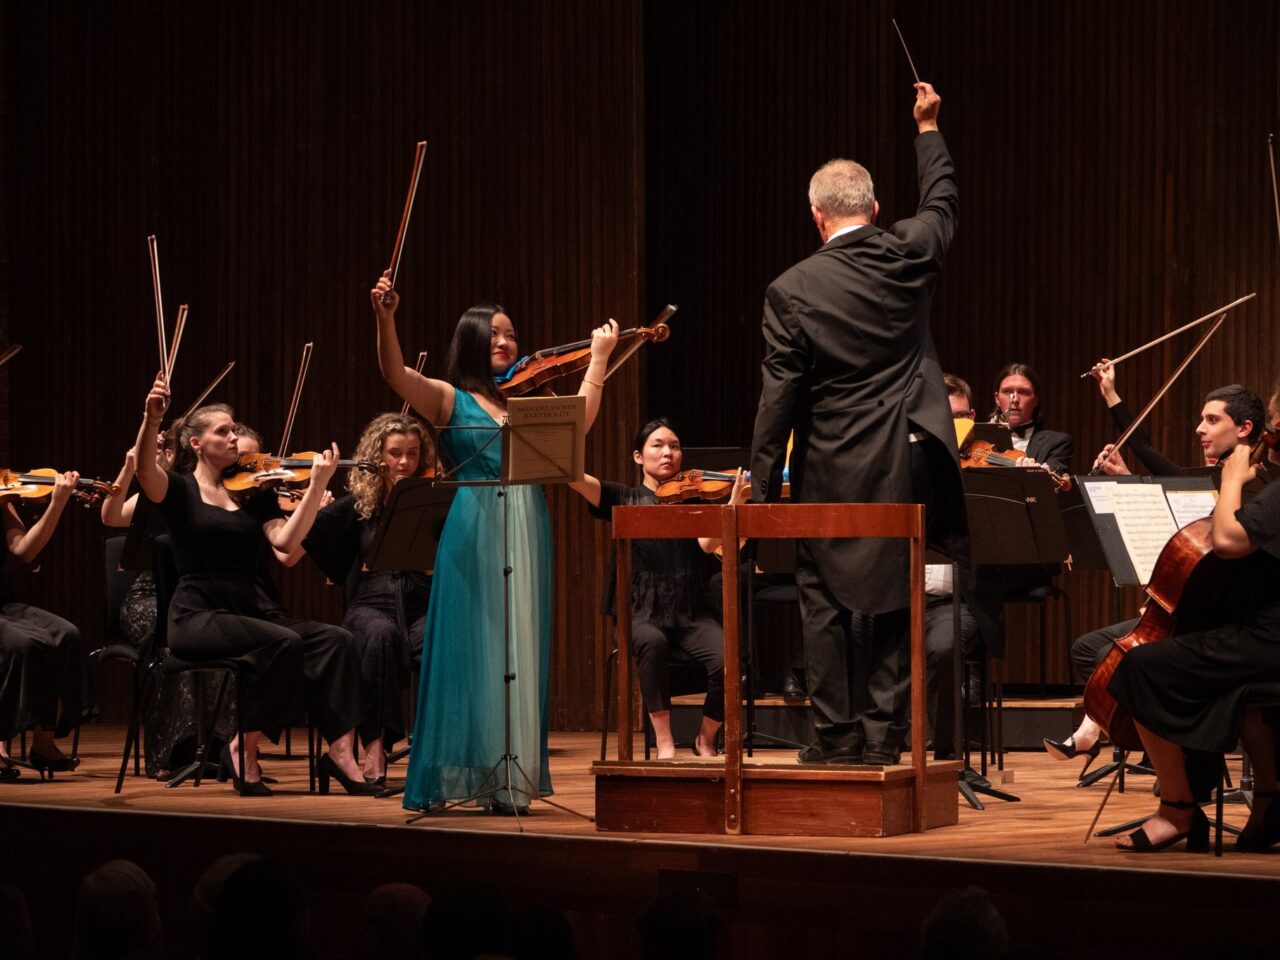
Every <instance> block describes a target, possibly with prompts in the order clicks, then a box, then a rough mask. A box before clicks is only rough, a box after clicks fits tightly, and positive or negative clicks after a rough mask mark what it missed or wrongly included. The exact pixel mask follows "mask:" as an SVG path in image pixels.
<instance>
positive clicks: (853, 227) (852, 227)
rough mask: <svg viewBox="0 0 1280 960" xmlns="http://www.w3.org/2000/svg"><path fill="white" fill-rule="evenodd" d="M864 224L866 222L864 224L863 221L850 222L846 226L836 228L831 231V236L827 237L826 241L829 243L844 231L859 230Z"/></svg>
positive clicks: (841, 235) (842, 234) (844, 232)
mask: <svg viewBox="0 0 1280 960" xmlns="http://www.w3.org/2000/svg"><path fill="white" fill-rule="evenodd" d="M865 226H866V224H865V223H852V224H850V225H849V226H847V227H841V228H840V229H839V230H837V231H836V232H835V233H833V234H832V235H831V236H829V237H827V243H830V242H831V241H832V240H834V239H835V238H836V237H843V236H844V235H845V234H846V233H853V231H855V230H861V229H862V228H863V227H865Z"/></svg>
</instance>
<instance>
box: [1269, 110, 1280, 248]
mask: <svg viewBox="0 0 1280 960" xmlns="http://www.w3.org/2000/svg"><path fill="white" fill-rule="evenodd" d="M1267 159H1268V160H1270V161H1271V199H1272V201H1273V202H1274V203H1275V207H1276V235H1277V236H1280V190H1277V189H1276V135H1275V134H1274V133H1268V134H1267Z"/></svg>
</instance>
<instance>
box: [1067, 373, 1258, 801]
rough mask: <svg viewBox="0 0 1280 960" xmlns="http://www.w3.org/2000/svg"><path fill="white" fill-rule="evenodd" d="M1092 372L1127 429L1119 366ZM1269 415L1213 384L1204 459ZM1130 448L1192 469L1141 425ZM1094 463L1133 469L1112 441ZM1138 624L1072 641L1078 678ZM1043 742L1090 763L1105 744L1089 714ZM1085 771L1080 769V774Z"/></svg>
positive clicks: (1250, 398) (1170, 467)
mask: <svg viewBox="0 0 1280 960" xmlns="http://www.w3.org/2000/svg"><path fill="white" fill-rule="evenodd" d="M1094 378H1095V379H1096V380H1097V381H1098V390H1099V392H1100V393H1101V394H1102V398H1103V400H1104V401H1106V404H1107V407H1108V409H1110V410H1111V414H1112V416H1113V417H1114V418H1115V421H1116V426H1117V427H1119V428H1120V429H1121V430H1124V429H1126V428H1127V427H1128V426H1129V424H1130V423H1132V422H1133V418H1132V416H1130V414H1129V412H1128V410H1127V409H1125V406H1124V401H1122V400H1121V399H1120V394H1119V393H1118V392H1117V391H1116V374H1115V367H1114V366H1113V365H1112V364H1111V363H1110V362H1108V361H1107V360H1102V361H1100V362H1099V364H1098V367H1097V369H1096V371H1095V373H1094ZM1265 416H1266V414H1265V412H1264V410H1263V406H1262V401H1261V400H1260V399H1259V398H1258V395H1257V394H1255V393H1254V392H1253V391H1252V390H1247V389H1246V388H1244V387H1242V386H1240V385H1239V384H1235V383H1233V384H1230V385H1228V386H1225V387H1218V388H1217V389H1215V390H1210V391H1209V393H1208V394H1206V395H1205V398H1204V406H1203V407H1202V408H1201V410H1200V422H1199V423H1198V424H1197V425H1196V429H1195V434H1196V441H1197V442H1198V443H1199V444H1200V449H1201V451H1202V452H1203V457H1204V465H1206V466H1211V465H1213V464H1215V463H1217V462H1218V460H1219V459H1220V458H1222V457H1224V456H1227V455H1229V454H1230V452H1231V451H1232V450H1233V449H1234V448H1235V446H1236V445H1237V444H1246V445H1252V444H1254V443H1256V442H1257V440H1258V437H1259V436H1260V435H1261V433H1262V429H1263V426H1264V417H1265ZM1129 449H1130V450H1132V451H1133V453H1134V455H1135V456H1137V457H1138V459H1139V460H1141V461H1142V463H1143V464H1144V465H1145V466H1146V467H1147V469H1149V470H1150V471H1151V473H1152V474H1153V475H1155V476H1178V475H1180V474H1184V473H1187V472H1188V468H1186V467H1183V466H1180V465H1179V464H1177V463H1175V462H1174V461H1172V460H1170V459H1169V458H1168V457H1166V456H1164V455H1163V454H1161V453H1160V452H1158V451H1157V450H1155V449H1154V448H1153V447H1152V446H1151V443H1150V441H1149V439H1148V438H1147V436H1146V434H1145V432H1144V431H1142V430H1137V431H1135V432H1134V434H1133V436H1131V437H1130V438H1129ZM1094 468H1095V469H1098V470H1101V471H1102V472H1103V473H1104V474H1106V475H1107V476H1127V475H1128V474H1129V468H1128V467H1127V466H1126V465H1125V462H1124V460H1123V459H1122V458H1121V457H1120V453H1119V451H1117V450H1116V449H1115V448H1114V445H1112V444H1107V445H1106V446H1105V447H1103V448H1102V451H1101V452H1100V453H1099V454H1098V456H1097V458H1096V459H1095V460H1094ZM1137 624H1138V620H1137V618H1134V619H1132V620H1125V621H1122V622H1120V623H1115V624H1112V625H1111V626H1107V627H1102V628H1101V629H1099V630H1094V631H1093V632H1091V633H1086V634H1084V635H1082V636H1079V637H1077V638H1076V639H1075V640H1074V641H1073V642H1072V644H1071V663H1072V665H1073V667H1074V669H1075V672H1076V676H1077V678H1078V679H1079V680H1080V681H1081V682H1087V681H1088V679H1089V675H1090V674H1091V673H1092V672H1093V668H1094V666H1095V665H1096V664H1097V663H1100V662H1101V661H1102V659H1103V658H1104V657H1105V656H1106V655H1107V654H1108V653H1109V652H1110V650H1111V644H1112V643H1113V642H1114V641H1116V640H1118V639H1119V638H1120V637H1123V636H1125V635H1126V634H1128V633H1129V632H1130V631H1132V630H1133V628H1134V627H1135V626H1137ZM1043 742H1044V748H1045V750H1047V751H1048V752H1049V754H1050V755H1051V756H1053V757H1054V758H1055V759H1058V760H1070V759H1072V758H1073V757H1077V756H1086V757H1088V758H1089V763H1092V761H1093V760H1094V759H1096V758H1097V756H1098V752H1099V750H1100V749H1101V746H1102V729H1101V728H1100V727H1099V726H1098V724H1097V722H1096V721H1095V720H1094V719H1093V718H1092V717H1090V716H1088V715H1087V714H1086V715H1085V716H1084V718H1083V719H1082V720H1081V721H1080V726H1078V727H1077V728H1076V729H1075V732H1074V733H1072V734H1071V736H1070V737H1068V738H1066V739H1065V740H1061V741H1059V740H1053V739H1051V738H1048V737H1046V738H1045V739H1044V741H1043ZM1089 763H1086V764H1085V769H1088V766H1089ZM1083 775H1084V771H1083V770H1082V771H1081V776H1083Z"/></svg>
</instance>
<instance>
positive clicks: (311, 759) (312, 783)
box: [307, 717, 318, 793]
mask: <svg viewBox="0 0 1280 960" xmlns="http://www.w3.org/2000/svg"><path fill="white" fill-rule="evenodd" d="M317 739H318V738H317V737H316V730H315V727H313V726H312V725H311V718H310V717H308V718H307V778H308V781H309V782H308V787H307V788H308V789H309V790H310V792H311V793H315V792H316V741H317Z"/></svg>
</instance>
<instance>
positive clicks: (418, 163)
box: [382, 140, 427, 304]
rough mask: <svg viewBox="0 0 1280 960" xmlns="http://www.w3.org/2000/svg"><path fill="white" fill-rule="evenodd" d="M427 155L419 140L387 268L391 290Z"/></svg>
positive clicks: (384, 297) (388, 298) (384, 299)
mask: <svg viewBox="0 0 1280 960" xmlns="http://www.w3.org/2000/svg"><path fill="white" fill-rule="evenodd" d="M426 154H427V141H425V140H419V141H418V148H417V150H416V151H415V152H414V155H413V173H411V174H410V175H409V194H408V196H406V197H405V199H404V213H402V214H401V215H400V229H399V230H397V231H396V245H395V247H394V248H393V249H392V251H391V264H390V265H389V266H388V267H387V271H388V274H389V275H390V278H391V290H394V289H395V288H396V275H397V274H398V273H399V272H400V255H401V254H402V253H404V237H405V234H406V233H407V232H408V231H409V218H410V217H411V216H412V215H413V201H414V199H415V198H416V197H417V196H418V179H419V177H421V176H422V158H423V157H425V156H426ZM391 290H388V291H387V292H386V293H384V294H383V295H382V302H383V303H384V304H387V303H390V302H391Z"/></svg>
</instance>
